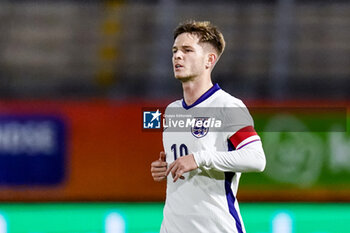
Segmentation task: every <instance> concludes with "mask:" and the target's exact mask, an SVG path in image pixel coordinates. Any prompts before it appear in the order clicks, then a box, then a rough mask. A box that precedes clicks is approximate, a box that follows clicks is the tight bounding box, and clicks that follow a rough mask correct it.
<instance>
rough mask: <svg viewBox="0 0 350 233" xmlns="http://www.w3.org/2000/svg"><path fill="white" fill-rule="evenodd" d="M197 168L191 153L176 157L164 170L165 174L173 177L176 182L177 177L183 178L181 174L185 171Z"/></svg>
mask: <svg viewBox="0 0 350 233" xmlns="http://www.w3.org/2000/svg"><path fill="white" fill-rule="evenodd" d="M196 168H198V166H197V163H196V161H195V160H194V157H193V154H189V155H186V156H182V157H180V158H178V159H176V160H175V161H174V162H173V163H171V164H170V165H169V167H168V169H167V171H166V174H165V175H166V176H168V175H169V173H170V172H171V175H172V176H173V178H174V180H173V181H174V182H176V181H177V180H178V179H179V178H180V179H185V177H184V176H183V174H184V173H185V172H189V171H192V170H194V169H196Z"/></svg>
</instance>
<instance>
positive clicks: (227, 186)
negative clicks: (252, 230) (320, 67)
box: [151, 21, 266, 233]
mask: <svg viewBox="0 0 350 233" xmlns="http://www.w3.org/2000/svg"><path fill="white" fill-rule="evenodd" d="M224 47H225V41H224V38H223V35H222V34H221V32H219V31H218V30H217V28H216V27H214V26H213V25H211V24H210V23H209V22H196V21H191V22H186V23H184V24H181V25H179V26H178V27H177V28H176V30H175V32H174V45H173V57H172V61H173V69H174V74H175V78H177V79H178V80H179V81H180V82H181V83H182V87H183V96H184V98H183V99H182V100H178V101H175V102H173V103H171V104H170V105H168V107H167V109H166V112H165V118H167V115H169V116H171V115H172V116H177V115H180V116H188V115H190V116H193V117H194V118H195V119H196V121H197V120H199V121H200V120H202V121H206V120H208V119H211V118H213V116H214V117H215V118H216V119H221V120H223V121H224V122H223V124H222V125H221V128H220V129H216V130H215V129H214V128H213V125H210V126H208V125H207V126H203V124H202V125H197V127H196V126H193V124H192V125H190V126H188V127H186V126H184V128H183V129H182V130H171V129H169V128H165V130H164V132H163V145H164V150H165V152H160V158H159V159H158V160H156V161H154V162H153V163H152V164H151V173H152V176H153V179H154V180H155V181H163V180H167V193H166V203H165V207H164V218H163V223H162V226H161V232H162V233H180V232H184V233H188V232H191V233H195V232H198V233H205V232H208V233H216V232H218V233H219V232H220V233H223V232H230V233H232V232H237V233H241V232H245V229H244V225H243V222H242V218H241V215H240V211H239V207H238V203H237V200H236V193H237V188H238V182H239V178H240V175H241V173H242V172H254V171H255V172H261V171H263V170H264V168H265V163H266V161H265V155H264V151H263V148H262V144H261V141H260V138H259V136H258V135H257V134H256V132H255V131H254V128H253V120H252V118H251V116H250V114H249V112H248V110H247V108H246V107H245V105H244V104H243V103H242V101H240V100H239V99H237V98H235V97H233V96H231V95H230V94H228V93H226V92H225V91H223V90H222V89H220V87H219V86H218V85H217V84H215V85H213V83H212V81H211V72H212V70H213V68H214V66H215V64H216V62H217V61H218V59H219V58H220V56H221V54H222V52H223V50H224ZM213 109H215V110H214V111H213ZM169 113H176V114H169ZM166 121H169V119H166ZM189 122H191V121H189ZM193 122H194V121H193ZM193 122H192V123H193ZM219 125H220V124H219Z"/></svg>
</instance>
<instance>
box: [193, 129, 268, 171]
mask: <svg viewBox="0 0 350 233" xmlns="http://www.w3.org/2000/svg"><path fill="white" fill-rule="evenodd" d="M229 140H230V143H232V145H233V146H234V148H235V149H236V150H233V151H227V152H218V151H199V152H195V153H193V156H194V159H195V161H196V164H197V165H198V167H203V168H214V169H216V170H219V171H224V172H228V171H231V172H261V171H263V170H264V169H265V165H266V158H265V153H264V150H263V147H262V143H261V140H260V137H259V136H258V135H257V133H256V132H255V130H254V128H253V127H252V126H248V127H244V128H242V129H241V130H239V131H237V132H236V133H235V134H234V135H232V136H231V137H230V138H229Z"/></svg>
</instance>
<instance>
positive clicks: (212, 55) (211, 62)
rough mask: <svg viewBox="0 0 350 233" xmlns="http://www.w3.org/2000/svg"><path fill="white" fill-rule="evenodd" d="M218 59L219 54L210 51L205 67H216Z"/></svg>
mask: <svg viewBox="0 0 350 233" xmlns="http://www.w3.org/2000/svg"><path fill="white" fill-rule="evenodd" d="M216 59H217V56H216V54H215V53H209V54H208V57H207V62H206V64H205V67H206V68H210V67H214V65H215V62H216Z"/></svg>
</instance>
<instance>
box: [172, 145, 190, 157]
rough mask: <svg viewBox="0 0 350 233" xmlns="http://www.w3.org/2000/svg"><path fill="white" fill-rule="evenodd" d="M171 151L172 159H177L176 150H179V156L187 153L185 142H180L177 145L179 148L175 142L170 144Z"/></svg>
mask: <svg viewBox="0 0 350 233" xmlns="http://www.w3.org/2000/svg"><path fill="white" fill-rule="evenodd" d="M171 151H172V152H173V153H174V160H176V159H177V152H178V151H179V152H180V157H181V156H184V155H187V154H188V149H187V146H186V145H185V144H181V145H180V146H179V148H177V145H176V144H173V145H172V146H171Z"/></svg>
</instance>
